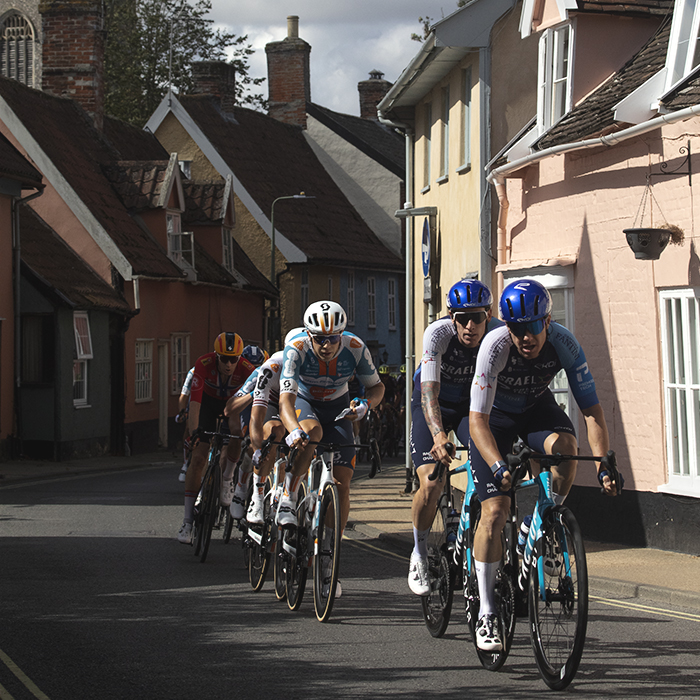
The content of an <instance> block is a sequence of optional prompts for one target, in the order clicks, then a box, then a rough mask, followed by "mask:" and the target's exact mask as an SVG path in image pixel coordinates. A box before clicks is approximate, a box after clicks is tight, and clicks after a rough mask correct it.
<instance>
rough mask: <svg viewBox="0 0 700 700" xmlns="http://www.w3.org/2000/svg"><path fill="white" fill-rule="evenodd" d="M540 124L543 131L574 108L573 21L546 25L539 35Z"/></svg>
mask: <svg viewBox="0 0 700 700" xmlns="http://www.w3.org/2000/svg"><path fill="white" fill-rule="evenodd" d="M539 48H540V51H539V66H538V85H539V90H538V94H537V126H538V131H539V133H540V134H543V133H544V132H545V131H547V130H548V129H549V128H550V127H552V126H554V125H555V124H556V123H557V122H558V121H559V120H560V119H561V118H562V117H563V116H564V115H565V114H566V113H567V112H568V111H569V110H570V109H571V75H572V63H573V29H572V26H571V24H570V23H568V22H567V23H566V24H563V25H559V26H558V27H553V28H551V29H545V30H544V32H543V33H542V37H541V38H540V47H539Z"/></svg>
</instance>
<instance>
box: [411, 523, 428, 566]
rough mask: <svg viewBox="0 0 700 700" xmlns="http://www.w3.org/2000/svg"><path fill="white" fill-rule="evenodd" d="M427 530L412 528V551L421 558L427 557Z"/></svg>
mask: <svg viewBox="0 0 700 700" xmlns="http://www.w3.org/2000/svg"><path fill="white" fill-rule="evenodd" d="M429 532H430V529H428V530H418V529H417V528H415V527H414V528H413V551H414V552H415V553H416V554H417V555H418V556H419V557H421V558H423V559H427V558H428V533H429Z"/></svg>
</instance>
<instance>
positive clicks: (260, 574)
mask: <svg viewBox="0 0 700 700" xmlns="http://www.w3.org/2000/svg"><path fill="white" fill-rule="evenodd" d="M251 491H252V489H251ZM269 493H270V482H269V480H268V481H266V482H265V501H264V506H263V524H262V525H250V524H249V525H248V538H249V546H250V552H249V553H248V580H249V581H250V585H251V587H252V589H253V590H254V591H256V592H257V591H259V590H261V589H262V587H263V584H264V583H265V578H266V576H267V570H268V566H269V563H270V551H269V539H270V499H269V496H268V494H269ZM248 502H250V498H249V499H248ZM253 529H254V535H256V536H259V537H260V542H257V540H256V539H254V538H253V536H251V530H253Z"/></svg>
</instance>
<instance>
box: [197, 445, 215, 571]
mask: <svg viewBox="0 0 700 700" xmlns="http://www.w3.org/2000/svg"><path fill="white" fill-rule="evenodd" d="M214 459H215V462H214V464H213V465H210V467H211V468H210V469H208V470H207V474H206V476H205V481H204V484H203V485H202V500H201V501H200V504H199V509H200V517H201V520H200V526H199V527H198V528H197V546H196V547H195V554H199V561H200V562H202V564H204V562H205V561H206V560H207V554H208V553H209V544H210V543H211V533H212V530H213V529H214V523H215V521H216V518H217V516H218V514H219V494H220V493H221V469H220V468H219V464H218V459H219V458H218V454H217V455H214V456H212V460H214Z"/></svg>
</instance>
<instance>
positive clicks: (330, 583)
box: [314, 483, 342, 622]
mask: <svg viewBox="0 0 700 700" xmlns="http://www.w3.org/2000/svg"><path fill="white" fill-rule="evenodd" d="M341 535H342V532H341V524H340V497H339V496H338V487H337V486H336V485H335V484H333V483H328V484H326V486H325V487H324V489H323V493H322V494H321V503H320V512H319V522H318V533H317V535H316V551H315V552H314V608H315V610H316V617H317V618H318V620H319V621H320V622H326V621H327V620H328V618H329V617H330V615H331V610H333V602H334V601H335V588H336V584H337V583H338V570H339V568H340V540H341Z"/></svg>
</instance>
